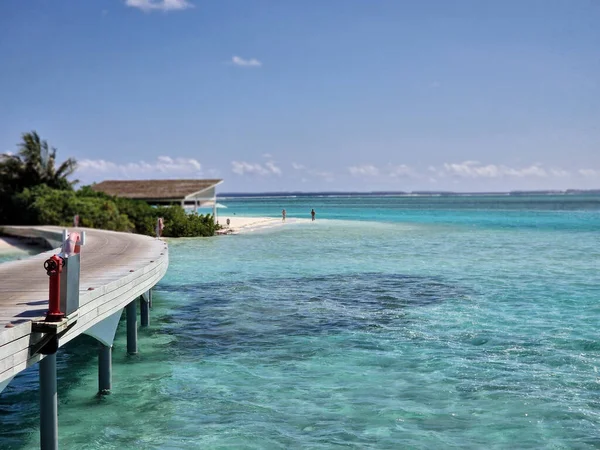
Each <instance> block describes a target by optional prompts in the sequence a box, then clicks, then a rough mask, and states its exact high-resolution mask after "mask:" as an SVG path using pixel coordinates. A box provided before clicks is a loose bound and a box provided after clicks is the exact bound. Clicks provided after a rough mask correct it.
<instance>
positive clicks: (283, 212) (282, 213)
mask: <svg viewBox="0 0 600 450" xmlns="http://www.w3.org/2000/svg"><path fill="white" fill-rule="evenodd" d="M281 216H282V217H283V219H282V222H285V209H282V210H281Z"/></svg>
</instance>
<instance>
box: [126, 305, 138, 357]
mask: <svg viewBox="0 0 600 450" xmlns="http://www.w3.org/2000/svg"><path fill="white" fill-rule="evenodd" d="M125 309H126V310H127V353H129V354H130V355H135V354H136V353H137V351H138V348H137V308H136V301H135V300H134V301H132V302H131V303H129V305H127V306H126V307H125Z"/></svg>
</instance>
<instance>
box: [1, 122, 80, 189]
mask: <svg viewBox="0 0 600 450" xmlns="http://www.w3.org/2000/svg"><path fill="white" fill-rule="evenodd" d="M18 147H19V150H18V152H17V153H16V154H13V153H4V154H2V155H0V184H1V186H0V189H1V190H3V191H5V192H6V191H10V192H12V193H16V192H21V191H22V190H23V189H25V188H30V187H34V186H38V185H40V184H45V185H46V186H48V187H50V188H53V189H72V187H73V185H74V184H75V183H77V180H74V181H69V177H70V176H71V175H73V173H74V172H75V169H76V168H77V162H76V161H75V159H73V158H69V159H67V160H66V161H64V162H63V163H62V164H61V165H60V166H58V167H56V149H55V148H53V147H50V146H49V145H48V142H47V141H45V140H42V139H40V136H39V135H38V134H37V133H36V132H35V131H32V132H31V133H23V135H22V141H21V143H19V145H18Z"/></svg>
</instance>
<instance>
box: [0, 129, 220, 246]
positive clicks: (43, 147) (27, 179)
mask: <svg viewBox="0 0 600 450" xmlns="http://www.w3.org/2000/svg"><path fill="white" fill-rule="evenodd" d="M22 138H23V141H22V143H21V144H19V151H18V152H17V154H8V153H7V154H2V155H0V223H2V224H7V225H62V226H69V225H71V224H72V222H73V216H75V215H79V217H80V225H81V226H82V227H89V228H102V229H105V230H114V231H130V232H135V233H140V234H147V235H150V236H153V235H154V234H155V229H154V227H155V225H156V221H157V219H158V217H163V219H164V224H165V229H164V232H163V235H164V236H167V237H193V236H212V235H214V233H215V230H216V227H217V226H216V225H215V224H214V223H213V218H212V215H210V214H206V215H201V214H196V213H193V214H187V213H186V212H185V211H184V209H183V208H181V207H180V206H169V207H157V208H155V207H152V206H150V205H148V204H147V203H145V202H143V201H139V200H129V199H124V198H118V197H111V196H108V195H105V194H102V193H98V192H95V191H94V190H92V189H91V188H90V187H89V186H84V187H82V188H81V189H79V190H77V191H76V190H74V189H73V185H74V184H75V183H77V181H69V179H68V178H69V177H70V176H71V175H72V174H73V173H74V172H75V169H76V167H77V163H76V161H75V160H74V159H72V158H69V159H68V160H66V161H65V162H63V163H62V164H61V165H60V166H59V167H58V168H56V167H55V163H56V149H54V148H51V147H49V146H48V143H47V142H46V141H43V140H41V139H40V137H39V136H38V134H37V133H36V132H32V133H25V134H23V137H22Z"/></svg>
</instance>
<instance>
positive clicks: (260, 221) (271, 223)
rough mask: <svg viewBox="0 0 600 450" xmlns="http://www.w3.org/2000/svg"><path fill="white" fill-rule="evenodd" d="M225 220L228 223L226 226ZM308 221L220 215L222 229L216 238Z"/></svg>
mask: <svg viewBox="0 0 600 450" xmlns="http://www.w3.org/2000/svg"><path fill="white" fill-rule="evenodd" d="M227 219H229V221H230V223H229V225H227ZM308 222H310V219H297V218H290V217H288V218H286V220H285V222H284V221H283V220H281V218H280V217H257V216H229V217H228V216H225V215H221V217H220V218H219V223H220V225H221V226H222V227H223V229H221V230H218V231H217V232H216V233H215V234H216V235H217V236H222V235H227V234H245V233H252V232H253V231H262V230H266V229H269V228H279V227H282V226H285V225H288V224H298V223H308Z"/></svg>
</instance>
